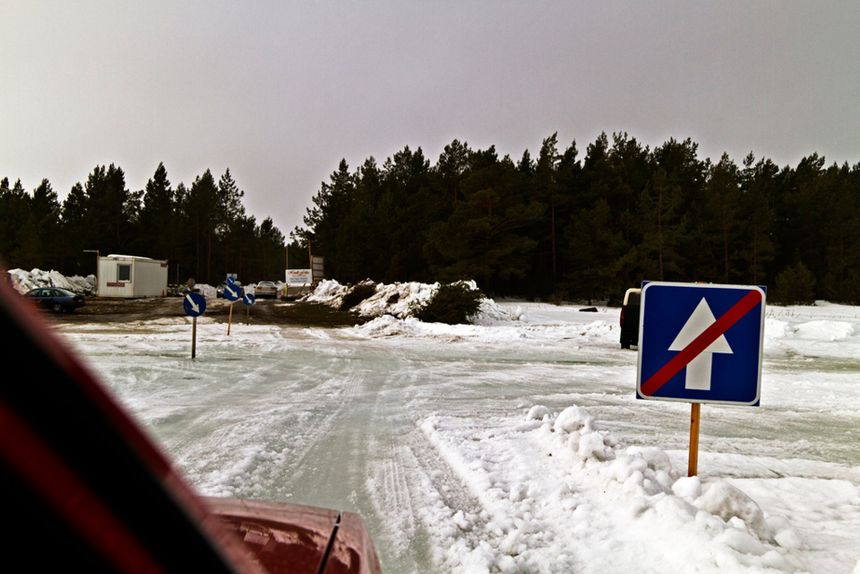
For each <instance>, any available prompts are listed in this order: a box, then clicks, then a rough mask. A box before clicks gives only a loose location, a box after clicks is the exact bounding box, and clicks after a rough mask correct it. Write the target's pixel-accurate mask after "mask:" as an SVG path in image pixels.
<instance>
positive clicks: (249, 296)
mask: <svg viewBox="0 0 860 574" xmlns="http://www.w3.org/2000/svg"><path fill="white" fill-rule="evenodd" d="M256 302H257V298H256V297H254V294H253V293H245V294H244V295H243V296H242V303H244V304H245V305H253V304H254V303H256Z"/></svg>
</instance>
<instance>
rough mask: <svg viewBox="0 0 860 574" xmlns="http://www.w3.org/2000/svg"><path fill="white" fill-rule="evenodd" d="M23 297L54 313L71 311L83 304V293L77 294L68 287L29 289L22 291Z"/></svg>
mask: <svg viewBox="0 0 860 574" xmlns="http://www.w3.org/2000/svg"><path fill="white" fill-rule="evenodd" d="M24 297H28V298H30V299H33V300H34V301H36V302H38V304H39V306H41V307H44V308H45V309H50V310H51V311H53V312H55V313H63V312H66V313H71V312H72V311H74V310H75V309H77V308H78V307H82V306H83V305H84V296H83V295H77V294H75V293H72V292H71V291H69V290H68V289H60V288H59V287H40V288H38V289H31V290H29V291H27V292H26V293H24Z"/></svg>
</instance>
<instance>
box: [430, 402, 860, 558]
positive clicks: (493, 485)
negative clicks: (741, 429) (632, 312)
mask: <svg viewBox="0 0 860 574" xmlns="http://www.w3.org/2000/svg"><path fill="white" fill-rule="evenodd" d="M419 426H420V429H421V431H422V432H423V434H424V435H425V437H426V438H427V439H428V441H429V442H430V444H432V445H433V447H435V449H436V450H437V451H438V453H439V454H440V456H441V457H442V458H443V459H444V460H445V461H446V463H447V464H448V465H450V467H451V469H452V470H453V471H454V473H455V474H456V475H457V476H458V478H459V479H460V480H461V481H462V482H463V484H464V485H466V487H467V488H468V490H469V491H470V494H471V495H473V496H474V497H475V498H476V499H477V501H478V502H479V504H478V506H477V507H476V508H462V509H455V508H450V507H447V506H445V505H444V504H442V503H441V502H440V503H439V504H437V505H436V507H435V509H433V510H428V511H429V512H431V514H432V513H435V514H438V517H437V518H438V520H432V519H431V520H430V523H429V524H428V525H427V526H428V527H429V528H430V529H431V532H432V535H433V536H435V537H438V538H439V539H440V540H438V542H439V543H438V544H434V546H435V548H436V549H437V550H436V553H437V554H436V556H435V559H436V560H437V563H439V564H440V565H442V566H443V567H444V568H446V569H449V570H450V571H453V572H573V571H576V572H632V571H637V572H682V571H687V572H690V571H697V572H720V571H731V572H740V571H743V572H747V571H750V572H759V571H774V570H776V571H781V572H796V571H805V570H810V569H811V570H812V571H837V570H840V569H841V570H846V571H850V568H851V567H852V566H853V564H854V562H855V561H856V552H854V550H853V548H852V547H851V545H850V543H848V544H846V545H844V546H837V545H834V544H833V542H832V541H830V543H829V544H828V545H827V546H828V554H829V555H828V556H827V557H823V556H822V555H821V553H818V552H814V548H813V544H811V543H810V541H809V538H811V536H810V534H811V533H812V535H813V536H814V532H815V530H814V528H813V529H812V530H811V533H810V532H804V533H802V534H801V533H799V532H798V531H797V530H796V529H795V527H794V524H793V523H790V521H789V520H788V519H787V518H786V516H789V517H791V512H793V511H792V510H791V508H786V507H783V506H779V505H774V504H770V502H771V501H770V500H769V499H765V501H766V502H768V508H769V509H770V511H765V510H764V509H763V508H762V506H761V505H760V504H759V503H758V502H757V501H756V500H755V499H754V498H753V496H752V495H751V494H750V493H753V494H754V495H755V496H756V497H758V495H760V494H763V493H774V492H779V491H780V490H781V489H782V488H788V487H791V488H793V489H799V488H800V486H799V485H794V484H793V483H792V482H791V481H794V480H795V479H792V478H786V479H769V480H763V479H760V480H759V479H746V480H733V481H729V480H723V479H716V480H705V481H702V480H700V479H699V478H698V477H690V478H688V477H686V476H683V473H682V472H679V471H678V470H677V469H674V468H673V467H672V464H671V462H670V459H669V456H668V455H667V453H666V452H665V451H663V450H661V449H659V448H656V447H636V446H631V447H625V446H623V445H620V444H618V441H617V440H616V439H615V438H614V437H613V435H612V433H611V432H609V431H607V430H602V429H600V428H599V425H598V424H597V423H596V422H595V420H594V418H593V417H592V416H591V415H590V414H589V413H588V412H587V411H586V410H585V409H584V408H582V407H579V406H571V407H568V408H566V409H564V410H563V411H561V412H560V413H558V414H554V413H552V412H551V411H550V409H548V408H547V407H545V406H542V405H535V406H533V407H532V408H531V409H530V410H529V411H528V414H527V415H526V416H525V418H524V419H511V418H506V419H504V418H503V419H500V420H499V421H498V424H493V425H474V424H473V422H470V421H469V420H464V419H460V418H458V417H454V416H441V415H433V416H431V417H429V418H427V419H425V420H423V421H422V422H421V423H420V424H419ZM836 482H838V483H839V484H838V485H837V484H834V481H830V480H818V479H815V480H805V481H804V483H803V485H802V487H803V489H804V490H803V492H804V494H805V496H806V497H807V503H808V504H810V505H814V504H817V503H819V502H824V501H826V500H827V497H830V496H832V495H833V493H834V490H837V491H839V493H840V495H841V496H840V499H841V500H842V501H843V503H842V504H843V505H842V506H840V507H839V508H840V509H841V511H842V512H843V514H845V516H846V517H848V516H849V515H850V516H854V514H856V513H858V511H860V488H858V486H857V485H854V484H852V483H850V482H847V481H836ZM778 499H779V497H778V496H777V500H778ZM830 506H831V507H833V506H834V505H833V504H830ZM834 511H836V510H834ZM834 518H837V519H838V517H834ZM851 522H853V519H852V520H851ZM846 534H847V537H846V540H850V539H851V533H846ZM825 558H826V560H825ZM822 560H824V561H825V562H826V564H825V563H824V562H822ZM819 567H824V568H825V569H824V570H818V568H819Z"/></svg>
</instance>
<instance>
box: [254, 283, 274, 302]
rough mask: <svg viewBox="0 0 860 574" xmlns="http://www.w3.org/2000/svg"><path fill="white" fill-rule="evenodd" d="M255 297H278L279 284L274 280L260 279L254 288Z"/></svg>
mask: <svg viewBox="0 0 860 574" xmlns="http://www.w3.org/2000/svg"><path fill="white" fill-rule="evenodd" d="M254 297H256V298H257V299H277V298H278V286H277V285H275V284H274V282H272V281H260V282H259V283H257V286H256V287H255V288H254Z"/></svg>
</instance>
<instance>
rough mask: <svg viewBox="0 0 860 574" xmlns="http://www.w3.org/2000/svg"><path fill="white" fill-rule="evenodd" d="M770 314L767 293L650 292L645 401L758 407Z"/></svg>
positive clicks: (696, 288)
mask: <svg viewBox="0 0 860 574" xmlns="http://www.w3.org/2000/svg"><path fill="white" fill-rule="evenodd" d="M764 306H765V292H764V290H763V289H762V288H761V287H755V286H745V285H712V284H693V283H664V282H651V283H648V284H646V285H645V286H644V287H643V289H642V302H641V315H640V319H639V321H640V323H639V369H638V378H637V386H636V395H637V397H638V398H641V399H659V400H668V401H683V402H690V403H724V404H739V405H758V404H759V399H760V392H761V349H762V340H763V334H764Z"/></svg>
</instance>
